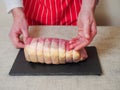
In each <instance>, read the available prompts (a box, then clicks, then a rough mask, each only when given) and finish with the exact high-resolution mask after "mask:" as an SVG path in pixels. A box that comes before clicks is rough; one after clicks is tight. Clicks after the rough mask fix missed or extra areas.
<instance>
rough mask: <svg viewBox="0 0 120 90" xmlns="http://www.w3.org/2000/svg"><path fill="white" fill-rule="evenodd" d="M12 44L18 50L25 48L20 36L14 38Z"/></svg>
mask: <svg viewBox="0 0 120 90" xmlns="http://www.w3.org/2000/svg"><path fill="white" fill-rule="evenodd" d="M12 42H13V44H14V46H15V47H16V48H24V44H23V43H22V42H21V41H20V40H19V34H16V35H13V36H12Z"/></svg>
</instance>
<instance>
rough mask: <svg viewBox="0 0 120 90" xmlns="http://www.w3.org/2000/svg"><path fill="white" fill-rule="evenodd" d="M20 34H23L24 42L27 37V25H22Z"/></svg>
mask: <svg viewBox="0 0 120 90" xmlns="http://www.w3.org/2000/svg"><path fill="white" fill-rule="evenodd" d="M21 31H22V34H23V41H24V42H25V41H26V39H27V38H28V27H27V26H24V27H23V28H22V29H21Z"/></svg>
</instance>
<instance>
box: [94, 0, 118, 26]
mask: <svg viewBox="0 0 120 90" xmlns="http://www.w3.org/2000/svg"><path fill="white" fill-rule="evenodd" d="M99 1H100V2H99V4H98V6H97V8H96V12H95V17H96V21H97V24H98V25H112V26H120V0H99Z"/></svg>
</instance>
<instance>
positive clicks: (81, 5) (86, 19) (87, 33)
mask: <svg viewBox="0 0 120 90" xmlns="http://www.w3.org/2000/svg"><path fill="white" fill-rule="evenodd" d="M4 2H5V4H6V8H7V12H8V13H11V14H12V16H13V24H12V28H11V31H10V32H9V36H10V39H11V41H12V43H13V45H14V46H15V47H16V48H24V46H25V43H24V41H25V40H26V39H27V38H28V37H29V35H28V26H29V25H77V26H78V33H77V35H76V36H75V37H74V38H72V39H71V40H69V48H70V49H74V50H80V49H82V48H84V47H85V46H87V45H88V44H90V42H91V41H92V40H93V38H94V37H95V35H96V33H97V30H96V21H95V18H94V11H95V8H96V5H97V3H98V0H4ZM21 35H23V41H21V40H20V36H21Z"/></svg>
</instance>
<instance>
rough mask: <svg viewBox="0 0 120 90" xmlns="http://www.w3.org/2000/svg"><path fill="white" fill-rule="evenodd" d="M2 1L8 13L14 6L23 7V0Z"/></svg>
mask: <svg viewBox="0 0 120 90" xmlns="http://www.w3.org/2000/svg"><path fill="white" fill-rule="evenodd" d="M3 1H4V3H5V5H6V9H7V12H8V13H10V12H11V11H12V10H13V9H14V8H17V7H23V0H3Z"/></svg>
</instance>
